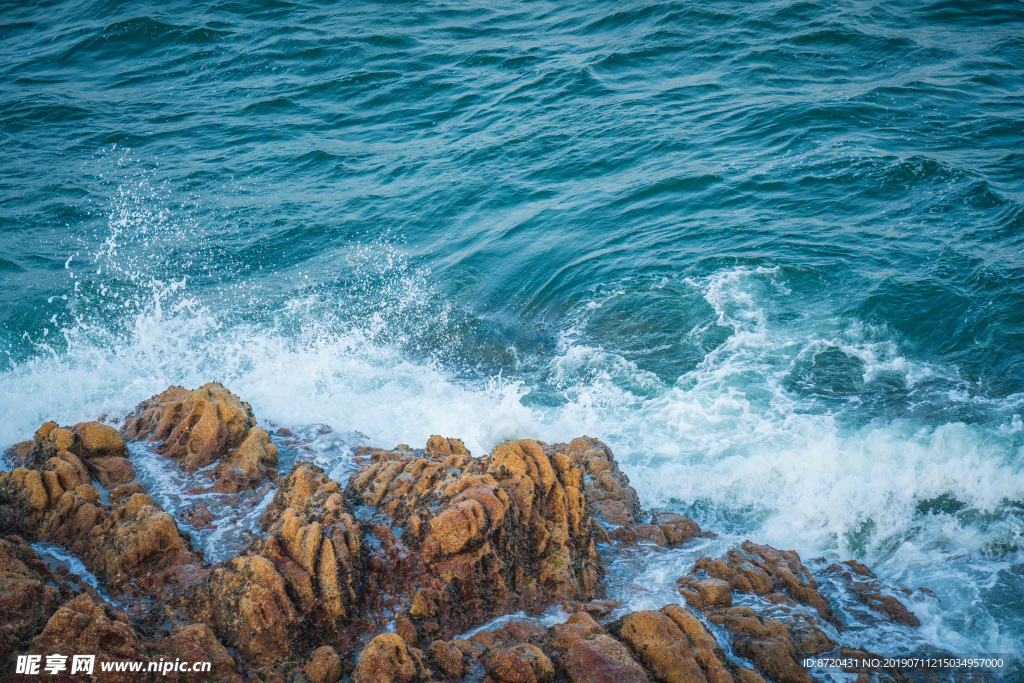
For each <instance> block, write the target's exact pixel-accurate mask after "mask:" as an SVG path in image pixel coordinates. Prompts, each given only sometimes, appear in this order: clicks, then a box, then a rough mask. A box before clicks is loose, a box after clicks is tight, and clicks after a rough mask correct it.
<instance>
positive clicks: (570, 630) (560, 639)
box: [548, 612, 605, 654]
mask: <svg viewBox="0 0 1024 683" xmlns="http://www.w3.org/2000/svg"><path fill="white" fill-rule="evenodd" d="M604 632H605V630H604V628H602V627H601V625H600V624H598V623H597V622H596V621H594V617H592V616H590V615H589V614H587V613H586V612H576V613H575V614H572V615H571V616H570V617H569V618H568V619H567V620H566V621H565V622H564V623H561V624H555V625H554V626H552V627H551V628H550V629H549V635H548V646H549V647H550V648H551V649H552V650H554V651H555V652H558V653H561V654H565V653H566V652H568V651H569V650H571V649H572V646H573V645H575V644H576V643H578V642H579V641H581V640H584V639H585V638H589V637H590V636H596V635H600V634H602V633H604Z"/></svg>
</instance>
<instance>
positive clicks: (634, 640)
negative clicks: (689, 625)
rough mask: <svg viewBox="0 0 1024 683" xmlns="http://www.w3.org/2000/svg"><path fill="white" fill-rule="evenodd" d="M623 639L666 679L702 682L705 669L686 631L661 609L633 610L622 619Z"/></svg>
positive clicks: (671, 682) (669, 681) (667, 682)
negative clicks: (696, 655)
mask: <svg viewBox="0 0 1024 683" xmlns="http://www.w3.org/2000/svg"><path fill="white" fill-rule="evenodd" d="M620 637H621V638H622V641H623V642H624V643H626V644H627V645H629V646H630V647H631V648H632V649H633V652H635V653H636V655H637V657H638V658H639V659H640V661H642V662H643V663H644V664H645V665H646V666H647V668H648V669H650V670H651V671H653V672H654V674H655V676H656V677H657V678H658V680H660V681H664V682H665V683H703V682H704V681H707V678H706V677H705V676H704V671H703V670H702V669H701V667H700V664H698V663H697V659H696V657H695V655H694V652H693V649H692V648H691V647H690V642H689V639H688V638H687V637H686V634H684V633H683V631H682V630H681V629H680V628H679V627H678V626H677V625H676V623H675V622H674V621H673V620H672V619H670V618H669V617H667V616H665V615H664V614H662V613H661V612H654V611H650V610H647V611H643V612H633V613H632V614H628V615H626V616H625V617H623V619H622V628H621V631H620Z"/></svg>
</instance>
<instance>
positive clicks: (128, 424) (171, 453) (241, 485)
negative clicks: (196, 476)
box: [121, 382, 277, 493]
mask: <svg viewBox="0 0 1024 683" xmlns="http://www.w3.org/2000/svg"><path fill="white" fill-rule="evenodd" d="M121 434H122V435H123V436H124V438H125V439H127V440H129V441H138V440H140V439H147V440H149V441H159V442H160V443H159V444H158V445H157V446H156V447H155V450H156V452H157V453H159V454H161V455H165V456H167V457H169V458H173V459H174V460H175V461H176V462H177V463H178V464H179V465H180V466H181V467H182V468H183V469H184V470H186V471H188V472H195V471H196V470H199V469H202V468H204V467H207V466H209V465H211V464H213V463H214V462H216V463H217V464H216V467H215V468H214V471H213V478H214V482H215V483H214V484H213V486H212V490H213V491H216V492H219V493H237V492H238V491H241V490H245V489H250V488H255V487H257V486H259V485H260V484H262V483H263V482H265V481H277V447H276V446H274V444H272V443H270V436H269V434H267V431H266V430H265V429H263V428H262V427H257V426H256V419H255V418H254V417H253V414H252V408H251V407H250V406H249V404H248V403H245V402H243V401H242V400H241V399H239V398H238V397H237V396H235V395H234V394H232V393H231V392H230V391H228V390H227V389H225V388H224V387H223V386H222V385H220V384H217V383H216V382H211V383H210V384H204V385H203V386H201V387H199V388H198V389H195V390H192V391H189V390H188V389H185V388H183V387H170V388H169V389H167V391H165V392H163V393H162V394H160V395H159V396H154V397H153V398H151V399H149V400H148V401H144V402H142V403H140V404H139V406H138V407H137V408H136V409H135V412H134V413H132V414H131V415H129V416H128V417H127V418H126V419H125V421H124V424H123V425H122V427H121Z"/></svg>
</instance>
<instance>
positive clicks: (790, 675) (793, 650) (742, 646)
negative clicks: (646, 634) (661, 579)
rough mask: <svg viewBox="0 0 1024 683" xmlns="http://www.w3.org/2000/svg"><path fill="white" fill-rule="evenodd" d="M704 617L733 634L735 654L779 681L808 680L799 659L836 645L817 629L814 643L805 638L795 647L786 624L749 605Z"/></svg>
mask: <svg viewBox="0 0 1024 683" xmlns="http://www.w3.org/2000/svg"><path fill="white" fill-rule="evenodd" d="M707 618H708V621H710V622H711V623H713V624H717V625H719V626H722V627H723V628H725V629H726V630H727V631H729V632H730V633H731V634H732V636H733V639H732V650H733V653H734V654H736V655H738V656H740V657H743V658H745V659H749V660H750V661H751V662H753V664H754V666H755V667H757V670H758V671H759V672H761V674H763V675H764V676H765V677H766V678H767V679H768V680H772V681H778V682H779V683H807V682H808V681H810V680H811V678H810V676H809V675H808V674H807V672H806V671H805V670H804V668H803V667H802V666H801V665H800V663H799V662H800V659H801V658H802V657H807V656H811V655H814V654H820V653H822V652H827V651H829V650H831V649H833V648H834V647H835V646H836V643H834V642H833V641H831V640H830V639H829V638H828V637H827V636H826V635H825V634H824V632H822V631H821V630H820V629H817V636H818V637H817V643H816V646H810V641H808V642H807V645H806V646H805V647H803V648H798V647H797V644H796V642H794V640H793V637H792V635H791V634H790V631H789V629H788V628H787V627H786V625H785V624H783V623H782V622H781V621H778V620H776V619H771V618H764V617H761V616H760V615H758V614H757V613H756V612H754V610H752V609H750V608H749V607H729V608H724V609H718V610H712V611H709V612H708V613H707Z"/></svg>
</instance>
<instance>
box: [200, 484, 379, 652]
mask: <svg viewBox="0 0 1024 683" xmlns="http://www.w3.org/2000/svg"><path fill="white" fill-rule="evenodd" d="M261 526H262V529H263V530H264V531H265V532H266V534H267V535H266V537H265V538H263V539H261V540H260V541H258V542H257V543H255V544H254V545H253V546H252V547H250V548H249V550H248V551H247V552H246V553H245V554H243V555H242V556H240V557H236V558H234V559H232V560H230V561H228V562H226V563H222V564H220V565H218V566H216V567H215V568H214V569H213V571H212V573H211V574H210V577H209V579H208V581H207V582H206V583H204V584H203V585H202V586H201V587H200V588H199V589H197V592H196V596H195V598H194V599H193V601H192V603H191V605H190V607H189V609H190V611H191V613H192V614H193V616H194V618H196V619H198V620H201V621H203V622H206V623H208V624H210V625H211V626H212V627H213V628H214V630H215V631H216V633H217V634H218V635H219V636H220V637H221V638H222V639H224V641H225V642H226V643H228V644H230V646H231V647H233V648H236V649H237V650H238V651H239V652H240V653H241V654H242V655H243V656H244V657H245V658H246V659H247V660H248V661H251V662H253V663H255V664H257V665H259V666H270V665H272V664H274V663H275V662H276V661H278V660H279V659H281V658H284V657H288V656H292V655H293V654H301V653H303V652H304V651H308V650H310V649H312V647H313V646H315V644H320V643H323V644H326V643H330V644H332V645H336V646H339V645H340V646H344V644H345V643H347V642H348V640H349V639H350V638H351V637H352V636H353V634H354V632H355V630H356V628H357V610H358V605H357V601H358V597H359V594H358V593H357V588H358V583H359V567H360V559H359V546H360V530H359V526H358V524H357V523H356V521H355V519H354V518H353V517H352V515H351V514H350V513H349V509H348V507H347V506H346V505H345V503H344V502H343V499H342V494H341V487H340V486H339V485H338V483H337V482H335V481H333V480H331V479H329V478H328V477H327V476H326V475H325V474H324V473H323V470H321V469H320V468H318V467H316V466H315V465H310V464H301V465H297V466H296V467H295V468H293V470H292V472H291V474H290V475H289V476H288V477H286V478H285V479H284V480H283V482H282V485H281V488H280V489H278V491H277V493H276V494H275V496H274V500H273V502H272V503H271V504H270V506H269V507H268V510H267V512H266V513H265V515H264V517H263V521H262V523H261Z"/></svg>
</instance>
